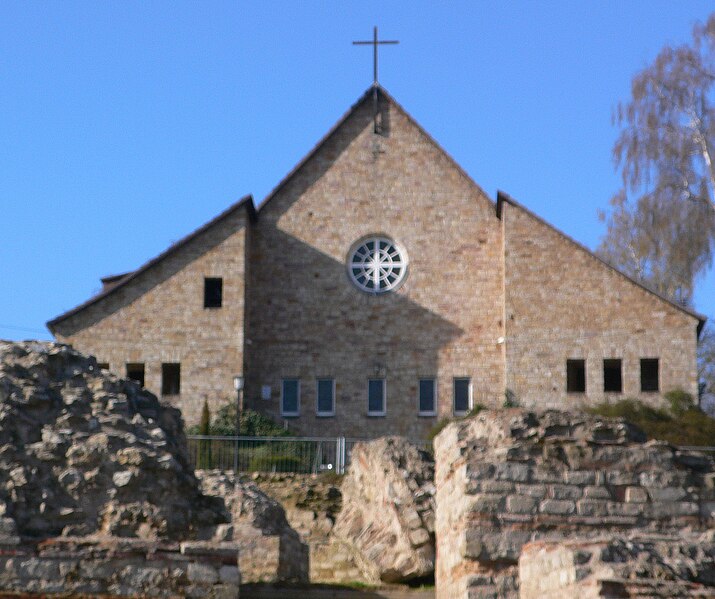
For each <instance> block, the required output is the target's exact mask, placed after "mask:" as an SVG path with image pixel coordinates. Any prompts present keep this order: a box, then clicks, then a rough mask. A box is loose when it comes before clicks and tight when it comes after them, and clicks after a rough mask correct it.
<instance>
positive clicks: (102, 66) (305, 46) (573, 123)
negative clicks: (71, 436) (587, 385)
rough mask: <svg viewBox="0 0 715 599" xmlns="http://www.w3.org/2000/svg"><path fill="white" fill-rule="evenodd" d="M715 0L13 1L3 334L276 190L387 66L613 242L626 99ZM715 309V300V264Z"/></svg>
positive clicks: (488, 186) (6, 11)
mask: <svg viewBox="0 0 715 599" xmlns="http://www.w3.org/2000/svg"><path fill="white" fill-rule="evenodd" d="M712 9H713V5H712V2H711V1H709V2H708V1H700V0H691V1H661V0H647V1H636V0H629V1H627V2H626V1H623V0H619V1H606V0H601V1H598V2H595V1H594V2H574V1H573V0H569V1H558V2H557V1H550V2H526V1H524V2H510V3H505V2H477V1H471V2H449V3H444V2H419V1H410V2H401V3H398V2H386V1H379V2H375V1H368V0H361V1H360V2H350V3H348V2H337V1H330V2H328V1H325V2H287V1H283V2H271V1H265V0H262V1H261V2H253V3H244V2H175V1H172V2H161V1H152V2H133V1H126V2H117V1H114V2H89V1H87V2H71V1H67V2H45V1H43V2H32V1H27V2H25V1H23V2H20V1H16V2H8V1H7V0H0V224H1V227H2V237H1V243H0V291H1V292H0V338H6V339H22V338H49V337H50V335H49V333H48V332H47V330H46V329H45V327H44V323H45V321H47V320H48V319H50V318H52V317H54V316H57V315H58V314H60V313H62V312H64V311H65V310H67V309H69V308H72V307H74V306H75V305H77V304H78V303H80V302H82V301H84V300H86V299H87V298H88V297H89V296H90V295H92V294H93V293H94V292H96V291H98V290H99V287H100V283H99V277H101V276H104V275H109V274H115V273H120V272H125V271H128V270H133V269H135V268H137V267H138V266H140V265H141V264H143V263H144V262H146V261H147V260H149V259H150V258H152V257H153V256H155V255H156V254H158V253H160V252H161V251H163V250H164V249H166V247H167V246H168V245H170V244H171V243H172V242H173V241H176V240H177V239H180V238H181V237H183V236H184V235H186V234H187V233H189V232H191V231H193V230H194V229H196V228H197V227H199V226H200V225H201V224H203V223H204V222H206V221H208V220H210V219H211V218H213V217H214V216H215V215H216V214H218V213H219V212H221V211H222V210H224V209H225V208H226V207H227V206H229V205H230V204H232V203H233V202H235V201H236V200H237V199H238V198H240V197H241V196H243V195H245V194H248V193H251V194H253V196H254V198H255V199H256V201H257V202H259V201H260V200H262V199H263V197H265V196H266V194H267V193H268V192H269V191H270V190H271V189H272V188H273V187H274V186H275V185H276V184H277V183H278V182H279V181H280V179H282V178H283V176H284V175H285V174H286V173H287V172H288V171H289V170H290V169H291V168H292V167H293V166H294V165H295V164H296V163H297V162H298V161H299V160H300V159H301V158H302V157H303V156H304V155H305V154H306V153H307V152H308V150H310V149H311V148H312V147H313V145H314V144H315V143H316V142H317V141H318V139H320V138H321V137H322V135H323V134H324V133H325V132H326V131H327V130H328V129H329V128H330V127H331V126H332V125H333V124H334V123H335V121H336V120H337V119H338V118H339V117H340V116H341V115H342V114H343V113H344V112H345V111H346V110H347V109H348V108H349V107H350V105H351V104H352V103H353V102H354V101H355V100H357V98H358V97H359V96H360V95H361V94H362V93H363V92H364V91H365V89H366V88H367V87H368V86H369V85H370V84H371V82H372V54H371V50H370V48H369V47H356V46H353V45H352V44H351V42H352V41H353V40H357V39H369V38H370V37H371V36H372V27H373V25H377V26H378V27H379V28H380V35H381V36H382V37H383V38H387V39H399V40H400V45H399V46H389V47H385V48H383V49H382V50H381V60H380V83H381V84H382V85H383V86H384V87H385V88H386V89H387V90H388V91H389V92H390V93H391V94H392V95H393V96H395V98H396V99H397V100H398V102H400V103H401V104H402V105H403V106H404V107H405V108H406V109H407V110H408V111H409V112H410V113H411V114H412V115H413V116H414V117H415V118H416V119H417V120H418V121H419V122H420V123H421V124H422V125H423V126H424V127H425V128H426V129H427V131H429V132H430V133H431V134H432V135H433V137H435V139H436V140H437V141H438V142H439V143H440V144H441V145H442V146H443V147H444V148H445V149H446V150H447V151H448V152H449V153H451V154H452V155H453V156H454V158H455V159H456V160H457V162H459V163H460V164H461V165H462V166H463V167H464V169H465V170H466V171H467V172H468V173H470V175H471V176H472V177H473V178H474V180H475V181H477V183H479V184H480V185H481V186H482V187H483V188H484V190H485V191H486V192H487V193H488V194H489V195H490V196H492V197H493V198H494V197H496V191H497V189H501V190H504V191H506V192H507V193H509V194H510V195H512V196H513V197H515V198H516V199H517V200H519V201H520V202H522V203H523V204H525V205H526V206H527V207H528V208H530V209H532V210H533V211H535V212H536V213H537V214H539V215H540V216H542V217H544V218H545V219H546V220H548V221H549V222H551V223H552V224H554V225H556V226H557V227H558V228H560V229H561V230H563V231H564V232H566V233H568V234H569V235H571V236H572V237H575V238H576V239H577V240H579V241H581V242H582V243H584V244H586V245H587V246H589V247H591V248H594V247H596V245H597V244H598V241H599V239H600V237H601V235H602V234H603V231H604V225H603V224H602V223H601V222H599V220H598V217H597V211H598V210H599V209H603V208H605V207H606V206H607V203H608V200H609V198H610V197H611V196H612V195H613V193H614V192H615V191H617V189H618V187H619V177H618V175H617V173H616V172H615V171H614V168H613V164H612V161H611V147H612V145H613V142H614V140H615V138H616V134H617V130H616V129H615V128H614V127H613V126H612V124H611V114H612V111H613V108H614V106H615V105H616V103H617V102H618V101H619V100H625V99H627V98H628V94H629V88H630V80H631V78H632V76H633V74H634V73H635V72H636V71H638V70H640V69H641V68H643V67H644V66H646V65H647V64H648V63H649V62H650V61H651V60H652V59H653V58H654V57H655V55H656V54H657V52H658V50H659V49H660V48H661V47H662V46H663V45H664V44H666V43H672V44H678V43H682V42H684V41H686V40H687V39H689V37H690V32H691V29H692V26H693V24H694V23H695V21H697V20H704V19H705V18H706V17H707V15H708V12H709V10H712ZM695 303H696V306H695V307H696V309H698V310H699V311H701V312H704V313H705V314H708V315H713V316H715V276H713V275H712V274H711V275H709V276H708V277H707V278H706V279H705V280H704V281H702V282H701V283H700V285H699V288H698V291H697V294H696V302H695Z"/></svg>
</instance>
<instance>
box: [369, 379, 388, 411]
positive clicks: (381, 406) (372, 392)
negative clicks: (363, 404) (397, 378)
mask: <svg viewBox="0 0 715 599" xmlns="http://www.w3.org/2000/svg"><path fill="white" fill-rule="evenodd" d="M367 413H368V415H373V416H382V415H384V414H385V379H369V380H368V382H367Z"/></svg>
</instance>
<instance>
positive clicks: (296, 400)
mask: <svg viewBox="0 0 715 599" xmlns="http://www.w3.org/2000/svg"><path fill="white" fill-rule="evenodd" d="M299 415H300V381H299V380H298V379H283V384H282V385H281V416H299Z"/></svg>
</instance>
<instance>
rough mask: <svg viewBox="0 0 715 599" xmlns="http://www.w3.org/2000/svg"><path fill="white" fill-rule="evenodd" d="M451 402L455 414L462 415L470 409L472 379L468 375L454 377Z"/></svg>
mask: <svg viewBox="0 0 715 599" xmlns="http://www.w3.org/2000/svg"><path fill="white" fill-rule="evenodd" d="M453 402H454V403H453V406H452V408H453V411H454V415H455V416H460V415H464V414H466V413H467V412H469V410H471V409H472V380H471V379H470V378H469V377H460V378H455V379H454V398H453Z"/></svg>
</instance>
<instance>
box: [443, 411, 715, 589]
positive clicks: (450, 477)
mask: <svg viewBox="0 0 715 599" xmlns="http://www.w3.org/2000/svg"><path fill="white" fill-rule="evenodd" d="M434 445H435V459H436V478H435V481H436V488H437V493H436V505H437V512H436V514H437V524H436V528H437V552H438V555H439V560H438V562H437V568H436V572H435V579H436V589H437V598H438V599H442V598H444V599H447V598H449V599H459V598H465V599H466V598H467V597H469V598H470V599H476V598H482V597H484V598H486V597H497V596H498V597H500V598H509V597H517V596H518V593H519V591H518V587H519V575H518V568H517V564H518V560H519V556H520V554H521V553H522V549H523V547H524V546H525V545H526V544H527V543H530V542H532V541H537V540H551V541H555V542H561V541H563V540H564V539H569V540H572V539H588V538H590V537H594V536H596V535H601V536H602V535H604V534H606V533H611V534H614V535H618V534H623V533H626V532H631V531H639V532H643V533H645V532H657V533H661V534H662V533H670V534H671V535H672V536H673V538H677V537H678V536H679V535H680V533H681V531H683V530H685V529H688V530H695V531H697V530H706V529H707V528H708V527H711V526H712V524H713V511H714V510H715V465H714V464H713V460H712V458H710V457H708V456H705V455H703V454H700V453H697V452H687V451H679V450H678V449H676V448H674V447H672V446H670V445H668V444H667V443H662V442H654V441H650V442H646V441H645V436H644V434H643V433H642V432H641V431H640V430H638V429H637V428H635V427H633V426H632V425H630V424H628V423H626V422H625V421H623V420H618V419H605V418H600V417H597V416H589V415H584V414H571V413H565V412H556V411H545V412H540V413H536V412H529V411H525V410H520V409H508V410H498V411H484V412H481V413H479V414H478V415H477V416H475V417H472V418H468V419H464V420H461V421H458V422H455V423H453V424H451V425H449V426H448V427H446V428H445V429H444V430H443V431H442V432H441V433H440V434H439V435H438V437H437V438H436V439H435V444H434ZM711 574H715V573H713V572H711ZM522 584H523V581H522Z"/></svg>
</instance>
